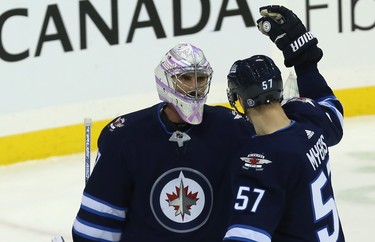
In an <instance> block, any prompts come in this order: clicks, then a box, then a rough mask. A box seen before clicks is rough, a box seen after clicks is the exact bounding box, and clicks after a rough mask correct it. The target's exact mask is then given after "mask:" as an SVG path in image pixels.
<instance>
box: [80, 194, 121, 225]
mask: <svg viewBox="0 0 375 242" xmlns="http://www.w3.org/2000/svg"><path fill="white" fill-rule="evenodd" d="M82 207H83V209H86V210H90V209H91V210H93V211H96V212H98V213H102V214H107V215H111V216H113V217H115V218H116V219H119V220H125V216H126V213H125V210H124V209H118V208H114V207H112V206H110V205H107V204H104V203H103V202H101V201H99V200H95V199H94V198H93V197H88V196H87V194H83V197H82ZM87 208H88V209H87Z"/></svg>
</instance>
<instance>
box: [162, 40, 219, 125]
mask: <svg viewBox="0 0 375 242" xmlns="http://www.w3.org/2000/svg"><path fill="white" fill-rule="evenodd" d="M212 73H213V71H212V68H211V66H210V63H209V62H208V61H207V59H206V57H205V55H204V53H203V51H202V50H201V49H199V48H198V47H195V46H194V45H191V44H188V43H180V44H178V45H177V46H175V47H174V48H172V49H171V50H169V51H168V52H167V53H166V54H165V56H164V57H163V58H162V60H161V61H160V63H159V64H158V66H157V67H156V69H155V81H156V88H157V91H158V94H159V98H160V100H162V101H165V102H168V103H171V104H172V105H173V106H174V107H175V109H176V111H177V112H178V114H179V115H180V116H181V118H182V119H183V120H184V121H185V122H187V123H190V124H199V123H201V122H202V118H203V108H204V104H205V103H206V100H207V94H208V92H209V90H210V84H211V78H212ZM185 74H192V76H194V78H195V84H194V85H193V86H187V85H186V83H185V82H184V78H183V76H184V75H185ZM202 77H203V79H204V81H203V83H202V81H201V79H202ZM199 78H200V79H199ZM198 79H199V80H198Z"/></svg>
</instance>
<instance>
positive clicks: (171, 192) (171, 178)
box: [150, 167, 213, 233]
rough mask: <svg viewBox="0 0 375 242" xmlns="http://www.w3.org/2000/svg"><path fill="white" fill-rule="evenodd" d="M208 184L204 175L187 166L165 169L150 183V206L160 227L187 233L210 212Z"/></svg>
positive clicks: (198, 225)
mask: <svg viewBox="0 0 375 242" xmlns="http://www.w3.org/2000/svg"><path fill="white" fill-rule="evenodd" d="M212 202H213V192H212V187H211V184H210V183H209V181H208V180H207V178H206V177H205V176H204V175H203V174H202V173H200V172H198V171H196V170H193V169H191V168H184V167H181V168H175V169H172V170H169V171H167V172H165V173H164V174H163V175H161V176H160V177H159V179H157V180H156V182H155V183H154V185H153V187H152V190H151V194H150V205H151V210H152V212H153V214H154V216H155V218H156V220H157V221H158V222H159V223H160V225H161V226H163V227H164V228H166V229H168V230H170V231H173V232H175V233H187V232H191V231H194V230H197V229H199V228H200V227H202V226H203V225H204V224H205V223H206V222H207V219H208V217H209V215H210V213H211V209H212Z"/></svg>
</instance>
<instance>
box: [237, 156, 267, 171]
mask: <svg viewBox="0 0 375 242" xmlns="http://www.w3.org/2000/svg"><path fill="white" fill-rule="evenodd" d="M240 159H241V160H242V161H244V163H243V165H242V168H243V169H245V170H249V169H255V170H256V171H262V170H263V169H264V167H263V166H264V165H266V164H270V163H272V161H270V160H267V159H265V156H264V155H261V154H255V153H252V154H248V155H247V157H240Z"/></svg>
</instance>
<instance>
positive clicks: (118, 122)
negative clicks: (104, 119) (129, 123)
mask: <svg viewBox="0 0 375 242" xmlns="http://www.w3.org/2000/svg"><path fill="white" fill-rule="evenodd" d="M124 126H125V118H124V117H119V118H117V119H116V120H115V121H113V122H112V123H110V124H109V125H108V127H109V131H111V132H112V131H114V130H115V129H116V128H121V127H124Z"/></svg>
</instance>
